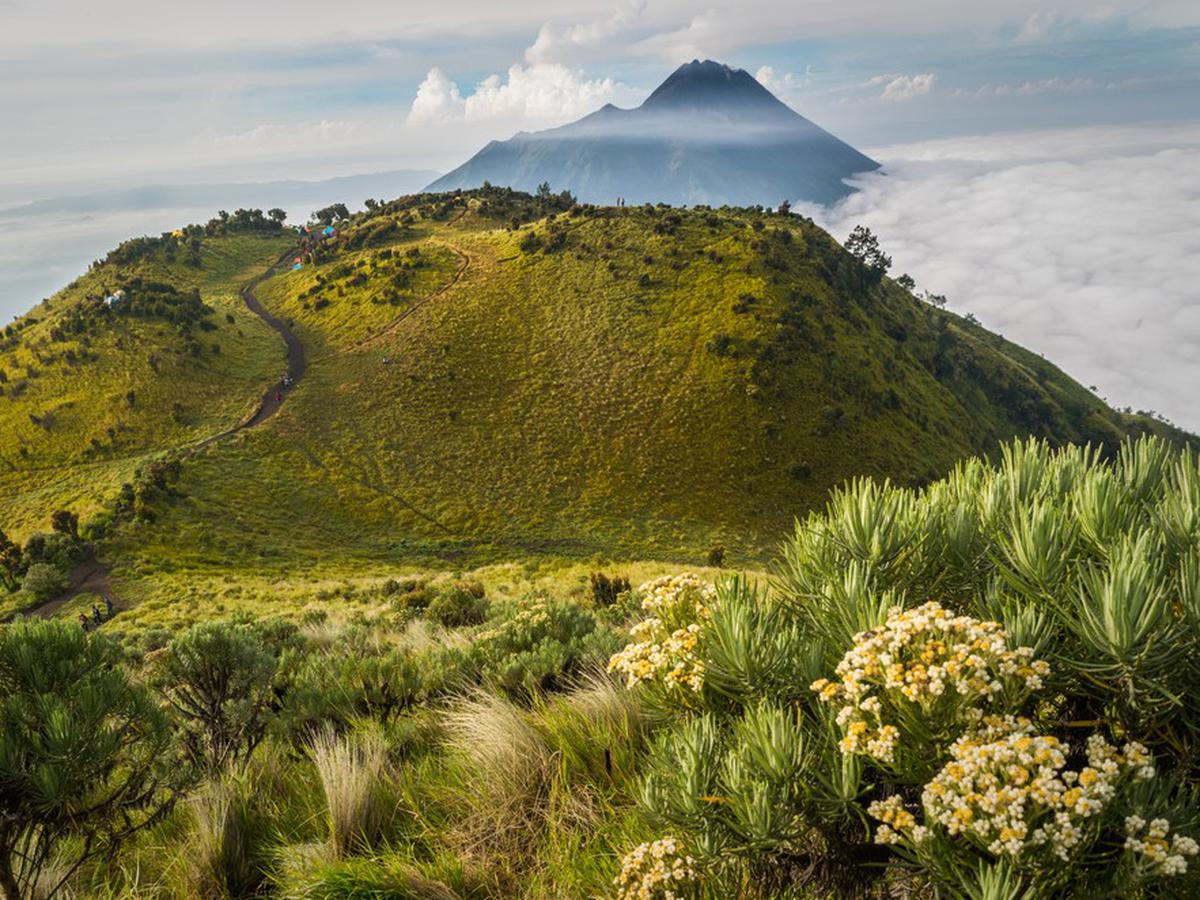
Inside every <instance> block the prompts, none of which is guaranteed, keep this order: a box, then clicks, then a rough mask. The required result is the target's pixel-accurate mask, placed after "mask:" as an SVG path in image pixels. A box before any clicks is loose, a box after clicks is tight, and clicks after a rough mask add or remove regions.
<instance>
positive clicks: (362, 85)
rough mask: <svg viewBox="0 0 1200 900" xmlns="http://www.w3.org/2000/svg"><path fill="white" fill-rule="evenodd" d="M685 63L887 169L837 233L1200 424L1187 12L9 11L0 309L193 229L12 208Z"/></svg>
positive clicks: (1195, 105)
mask: <svg viewBox="0 0 1200 900" xmlns="http://www.w3.org/2000/svg"><path fill="white" fill-rule="evenodd" d="M693 58H713V59H718V60H720V61H723V62H727V63H729V64H731V65H734V66H739V67H742V68H745V69H746V70H747V71H749V72H751V73H752V74H754V75H755V76H756V77H757V78H758V79H759V80H760V81H761V82H762V83H763V84H764V85H766V86H767V87H768V88H770V89H771V90H772V91H774V92H775V93H776V94H777V95H778V96H779V97H780V98H781V99H783V100H784V101H785V102H787V103H789V104H790V105H792V106H793V108H795V109H796V110H797V111H799V112H800V113H802V114H803V115H805V116H807V117H809V118H810V119H812V120H814V121H815V122H817V123H818V124H820V125H822V126H823V127H825V128H827V129H829V130H830V131H833V132H834V133H835V134H837V135H838V136H839V137H841V138H843V139H844V140H847V141H849V142H850V143H852V144H854V145H855V146H857V147H859V148H860V149H863V150H864V151H865V152H868V153H869V154H870V155H872V156H873V157H874V158H876V159H878V160H879V161H880V162H882V163H883V164H884V167H885V168H884V174H882V175H879V176H871V177H869V178H866V179H863V180H862V183H861V184H860V187H861V190H860V191H859V193H857V194H855V195H854V196H853V197H851V198H850V199H849V200H847V201H846V202H845V203H843V204H842V205H841V206H840V207H838V208H836V209H833V210H818V211H816V212H817V218H818V219H819V220H820V221H822V222H823V223H825V224H826V225H827V227H829V228H830V230H831V231H833V232H834V234H835V235H837V236H838V237H839V238H840V237H844V235H845V233H847V232H848V231H849V229H850V227H852V225H853V224H855V223H857V222H865V223H867V224H869V225H870V226H871V227H872V228H873V229H874V230H876V231H877V232H878V233H879V234H880V237H881V239H882V240H883V243H884V245H885V247H886V248H887V249H888V250H889V251H890V252H891V253H892V256H893V258H894V259H895V261H896V267H897V269H899V270H903V271H909V272H910V273H911V274H912V275H913V276H914V277H916V278H917V280H918V282H919V283H920V284H921V285H922V287H925V288H927V289H929V290H932V291H934V292H936V293H944V294H946V295H947V296H948V297H949V299H950V304H951V308H952V309H957V310H959V311H961V312H973V313H974V314H976V315H977V316H978V317H979V318H980V319H981V320H982V321H983V322H984V324H985V325H988V326H989V327H992V328H994V329H996V330H998V331H1001V332H1002V333H1004V334H1005V335H1006V336H1008V337H1010V338H1013V339H1015V340H1017V341H1019V342H1021V343H1024V344H1025V345H1026V346H1029V347H1031V348H1032V349H1034V350H1037V351H1039V352H1042V353H1044V354H1045V355H1046V356H1047V357H1048V358H1050V359H1051V360H1053V361H1055V362H1057V363H1059V364H1060V365H1062V366H1063V367H1064V368H1065V369H1066V370H1067V371H1068V372H1069V373H1070V374H1072V375H1073V376H1075V377H1076V378H1078V379H1079V380H1081V381H1083V382H1084V383H1085V384H1095V385H1096V386H1097V388H1098V389H1099V391H1100V393H1101V394H1103V395H1104V396H1106V397H1108V399H1109V400H1110V401H1111V402H1113V403H1114V404H1116V405H1119V406H1125V405H1131V406H1134V407H1136V408H1152V409H1155V410H1158V411H1160V412H1163V413H1165V414H1167V415H1168V416H1170V417H1171V418H1173V419H1175V420H1176V421H1178V422H1180V423H1181V424H1184V425H1188V426H1190V427H1192V428H1196V429H1200V397H1193V396H1191V394H1192V393H1193V391H1191V389H1190V388H1191V385H1195V384H1200V349H1198V345H1197V341H1198V340H1200V299H1198V298H1197V294H1196V289H1195V287H1194V286H1195V285H1197V284H1200V271H1198V270H1197V266H1198V262H1197V260H1198V259H1200V202H1197V200H1198V199H1200V197H1198V196H1197V194H1198V185H1197V173H1198V172H1200V150H1198V146H1200V144H1198V130H1200V4H1197V3H1195V2H1194V0H1186V2H1179V0H1161V2H1156V0H1148V2H1147V0H1113V2H1108V3H1103V2H1101V3H1096V2H1078V0H1063V2H1049V3H1033V2H1027V0H1006V2H1004V3H999V4H966V3H962V2H961V0H909V2H905V3H903V4H898V3H895V2H894V0H844V2H840V3H829V2H826V0H821V2H812V0H740V2H738V3H737V4H733V3H725V4H705V3H693V2H683V0H627V2H619V3H588V2H584V3H564V2H562V0H558V2H553V3H552V2H543V0H527V2H517V0H512V2H508V3H503V4H499V3H495V2H481V0H457V2H454V3H444V4H429V3H421V4H417V3H412V2H406V0H399V2H397V0H393V2H386V3H385V2H369V0H341V2H339V3H337V4H329V3H328V2H314V0H289V2H287V3H277V2H257V3H246V2H245V0H238V2H236V3H235V2H232V0H209V2H207V3H204V4H163V3H161V2H160V3H149V2H144V0H106V2H104V3H103V4H96V3H85V2H63V0H0V76H2V77H0V117H2V120H3V121H4V122H5V123H6V124H7V127H6V128H5V129H4V131H3V133H2V134H0V230H4V229H6V228H7V230H9V231H10V232H11V231H13V230H14V229H18V228H19V229H20V230H21V231H22V234H21V235H20V236H19V237H16V238H13V237H10V240H9V241H7V242H5V243H4V244H2V245H0V313H2V314H5V317H7V315H11V314H15V313H17V312H20V311H21V310H23V309H25V308H27V307H28V306H29V305H31V304H32V303H33V302H35V301H36V300H37V299H40V296H37V295H36V293H37V292H40V291H43V290H45V291H47V292H48V291H49V290H50V289H51V288H50V286H51V285H56V284H60V283H63V282H65V281H66V280H69V277H70V274H71V273H73V272H74V271H77V269H78V268H79V267H80V266H81V265H82V264H85V263H86V260H88V259H91V258H94V257H95V256H97V255H102V250H103V249H104V247H106V246H107V245H108V243H109V242H112V241H115V239H116V236H117V235H123V234H128V233H129V231H122V230H121V229H129V230H131V231H133V232H138V231H149V232H156V231H160V230H162V229H163V228H165V227H167V224H169V223H170V222H174V221H176V218H175V217H179V216H183V215H184V214H185V213H186V214H188V215H189V216H191V217H192V218H195V217H196V216H194V215H192V214H193V213H194V212H195V211H193V210H157V211H147V212H146V213H144V214H143V215H141V216H140V217H139V216H138V215H133V214H130V213H121V214H120V215H116V214H114V215H112V216H102V215H92V216H90V217H84V216H80V217H79V218H78V219H77V220H70V219H69V218H66V219H64V218H63V217H61V216H60V217H57V218H54V219H52V220H51V219H43V220H37V221H25V222H22V223H20V224H15V220H13V219H11V218H6V217H5V209H6V208H8V209H9V210H11V208H12V207H14V206H16V205H18V204H20V203H23V202H28V201H33V200H38V199H44V198H48V197H56V196H62V195H70V194H79V193H87V192H91V191H99V190H111V189H114V188H120V187H132V186H137V185H145V184H153V183H188V184H194V183H206V182H218V181H220V182H228V181H267V180H276V179H283V178H298V179H325V178H330V177H334V176H343V175H351V174H356V173H364V172H377V171H385V170H395V169H404V168H419V169H432V170H437V171H447V170H449V169H450V168H453V167H454V166H456V165H458V164H459V163H460V162H462V161H463V160H465V159H466V158H467V157H469V156H470V155H471V154H472V153H474V152H475V151H476V150H477V149H479V148H480V147H481V146H482V145H483V144H484V143H486V142H487V141H489V140H492V139H503V138H507V137H509V136H511V135H512V134H513V133H515V132H517V131H519V130H537V129H540V128H546V127H550V126H553V125H558V124H562V123H564V122H567V121H570V120H572V119H575V118H578V117H579V116H581V115H584V114H586V113H588V112H590V111H592V110H593V109H595V108H597V107H598V106H600V105H602V104H603V103H606V102H613V103H616V104H617V105H618V106H632V105H636V104H637V103H639V102H641V100H642V99H644V98H645V96H646V95H647V94H648V93H649V92H650V91H651V90H653V88H654V87H655V86H656V85H657V84H658V83H660V82H661V81H662V80H663V79H664V78H665V77H666V76H667V75H668V74H669V73H670V72H671V70H672V69H673V68H674V67H675V66H677V65H679V64H680V63H682V62H686V61H688V60H690V59H693ZM347 199H348V200H350V201H356V200H361V199H362V198H347ZM6 223H7V225H6ZM164 223H167V224H164ZM101 241H103V242H105V243H101ZM41 259H44V260H45V264H44V266H40V265H39V262H38V261H39V260H41ZM14 273H18V274H19V277H18V274H14ZM42 273H44V275H43V274H42Z"/></svg>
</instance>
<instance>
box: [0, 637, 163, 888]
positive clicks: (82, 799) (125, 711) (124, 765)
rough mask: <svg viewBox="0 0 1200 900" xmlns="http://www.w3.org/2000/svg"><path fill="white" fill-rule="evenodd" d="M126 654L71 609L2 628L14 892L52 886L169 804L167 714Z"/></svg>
mask: <svg viewBox="0 0 1200 900" xmlns="http://www.w3.org/2000/svg"><path fill="white" fill-rule="evenodd" d="M120 656H121V651H120V646H119V645H118V644H117V643H116V642H115V641H113V640H111V639H109V638H107V637H105V636H103V635H98V634H91V635H89V634H86V633H84V632H83V631H81V630H80V628H79V626H78V625H74V624H71V623H67V622H63V621H57V622H56V621H43V620H41V619H30V620H20V621H18V622H16V623H14V624H11V625H6V626H4V627H3V628H0V786H2V787H0V892H2V893H3V896H4V898H5V900H23V898H27V897H32V896H54V894H55V893H57V892H58V890H59V889H61V888H62V886H63V885H64V884H65V883H66V882H67V880H68V879H70V877H71V876H72V875H73V874H74V873H75V871H76V869H78V868H79V866H80V865H81V864H82V863H83V862H85V861H86V860H88V859H90V858H92V857H95V856H98V855H101V854H111V853H113V852H114V851H115V849H116V847H117V846H118V845H119V844H120V843H121V842H122V841H123V840H125V839H126V838H128V837H130V836H131V835H133V834H134V833H136V832H138V831H141V830H142V829H144V828H147V827H149V826H151V825H153V824H154V823H156V822H158V821H159V820H160V819H161V818H162V817H163V816H164V815H165V814H166V813H167V811H168V810H169V809H170V807H171V804H172V802H173V800H174V796H175V789H176V788H177V787H178V783H177V782H176V781H175V776H174V775H173V774H172V770H171V767H170V765H169V760H168V759H167V752H166V751H167V749H168V747H169V744H170V731H169V729H168V726H167V720H166V717H165V716H164V715H163V714H162V713H161V712H160V711H159V709H158V707H157V705H156V703H155V702H154V699H153V698H152V697H151V695H150V694H149V692H148V691H147V690H146V688H145V687H144V686H143V685H141V684H139V683H136V682H134V681H133V680H131V679H130V677H129V675H128V673H127V672H126V670H125V668H124V667H123V666H122V665H121V663H120ZM52 863H53V866H52V865H51V864H52ZM35 888H36V891H35Z"/></svg>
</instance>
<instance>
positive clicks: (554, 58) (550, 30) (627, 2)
mask: <svg viewBox="0 0 1200 900" xmlns="http://www.w3.org/2000/svg"><path fill="white" fill-rule="evenodd" d="M645 9H646V0H623V2H621V3H619V4H618V5H617V9H616V11H615V12H614V13H613V14H612V15H611V16H609V17H608V18H606V19H602V20H599V21H594V22H585V23H582V24H579V25H566V26H563V25H556V24H554V23H553V22H546V23H544V24H543V25H542V27H541V29H540V30H539V31H538V35H537V39H536V40H534V42H533V44H532V46H530V47H528V48H527V49H526V50H525V61H526V62H529V63H535V64H536V63H578V62H579V61H580V59H581V58H582V57H583V56H585V55H587V56H593V55H595V54H596V53H598V52H603V51H605V50H610V49H612V48H611V43H612V39H613V38H615V37H617V36H618V35H620V34H622V33H623V32H624V31H626V30H627V29H629V28H630V27H631V26H633V25H635V24H636V23H637V21H638V20H639V19H640V18H641V16H642V13H643V12H644V11H645Z"/></svg>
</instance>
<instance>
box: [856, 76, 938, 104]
mask: <svg viewBox="0 0 1200 900" xmlns="http://www.w3.org/2000/svg"><path fill="white" fill-rule="evenodd" d="M879 77H880V78H884V77H888V78H890V80H889V81H888V82H887V84H886V85H884V88H883V93H882V94H880V95H879V96H880V99H883V100H891V101H893V102H900V101H903V100H912V99H913V98H914V97H923V96H924V95H926V94H928V93H929V92H930V91H932V90H933V86H934V84H935V83H936V82H937V75H936V74H935V73H933V72H923V73H921V74H920V75H897V76H895V77H894V78H892V77H890V76H879ZM875 80H876V79H872V81H875Z"/></svg>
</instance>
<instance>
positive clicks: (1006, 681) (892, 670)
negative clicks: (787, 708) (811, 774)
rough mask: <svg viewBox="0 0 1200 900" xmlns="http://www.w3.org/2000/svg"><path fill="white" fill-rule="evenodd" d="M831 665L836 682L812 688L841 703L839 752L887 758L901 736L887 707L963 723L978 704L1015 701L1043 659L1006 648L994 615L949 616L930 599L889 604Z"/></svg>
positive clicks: (1035, 680)
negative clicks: (875, 624)
mask: <svg viewBox="0 0 1200 900" xmlns="http://www.w3.org/2000/svg"><path fill="white" fill-rule="evenodd" d="M836 671H837V675H838V677H839V679H841V680H840V681H830V680H829V679H826V678H822V679H820V680H819V681H815V682H813V684H812V685H811V688H812V690H814V691H816V692H817V693H818V694H819V695H820V697H821V699H822V700H823V701H825V702H827V703H838V704H840V708H839V710H838V714H837V722H838V725H839V726H840V727H841V729H842V733H843V737H842V740H841V749H842V752H843V753H848V754H849V753H858V754H864V755H867V756H871V757H874V758H876V759H878V760H881V761H883V762H887V763H890V762H893V758H894V754H895V748H896V745H897V742H898V741H899V740H900V732H899V730H898V729H897V728H896V726H895V725H894V724H892V723H891V722H889V721H888V719H890V718H891V716H890V714H889V713H890V711H891V709H892V708H895V707H898V706H902V705H904V704H915V705H917V706H918V707H920V709H921V711H922V713H923V714H924V718H925V719H926V720H927V721H928V722H930V723H931V724H933V725H935V726H937V727H949V728H953V727H955V726H961V725H966V724H968V723H969V720H970V717H971V716H972V715H973V714H975V713H977V712H978V709H977V707H978V706H979V705H987V704H991V703H996V704H1000V705H1002V706H1006V707H1009V708H1012V707H1014V706H1016V705H1019V704H1020V703H1021V702H1023V700H1024V699H1025V698H1026V697H1027V696H1028V695H1029V693H1030V692H1031V691H1036V690H1038V689H1039V688H1041V687H1042V686H1043V683H1044V679H1045V678H1046V676H1047V675H1049V674H1050V666H1049V664H1047V663H1046V662H1044V661H1043V660H1037V659H1034V658H1033V650H1031V649H1030V648H1028V647H1021V648H1019V649H1016V650H1009V649H1008V645H1007V639H1006V636H1005V633H1004V628H1003V627H1002V626H1001V625H1000V623H999V622H981V621H979V620H978V619H973V618H971V617H970V616H955V615H952V614H951V613H950V611H948V610H946V609H945V608H943V607H942V606H941V604H939V603H936V602H933V601H930V602H929V603H926V604H924V605H923V606H920V607H918V608H916V609H911V610H906V609H903V608H902V607H898V606H897V607H892V609H891V610H889V611H888V616H887V621H886V622H885V623H884V625H883V627H881V628H878V629H876V630H874V631H865V632H862V633H860V634H857V635H855V638H854V646H853V647H852V648H851V649H850V651H849V652H848V653H846V655H845V656H844V657H842V661H841V662H840V663H838V666H837V670H836Z"/></svg>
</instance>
